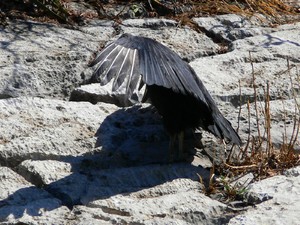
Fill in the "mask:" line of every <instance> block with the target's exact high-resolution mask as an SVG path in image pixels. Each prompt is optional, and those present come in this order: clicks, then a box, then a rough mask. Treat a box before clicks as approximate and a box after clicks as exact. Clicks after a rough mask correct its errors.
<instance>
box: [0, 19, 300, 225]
mask: <svg viewBox="0 0 300 225" xmlns="http://www.w3.org/2000/svg"><path fill="white" fill-rule="evenodd" d="M194 21H195V22H196V23H197V24H198V25H199V26H201V27H202V28H204V29H205V30H206V33H205V34H203V33H197V32H195V31H193V30H191V29H189V28H188V27H180V26H178V24H177V23H176V22H175V21H172V20H164V19H163V20H161V19H147V20H141V19H136V20H126V21H123V23H122V25H120V27H119V31H120V33H123V32H130V33H132V34H143V35H145V36H148V37H152V38H155V39H157V40H158V41H161V42H163V43H164V44H166V45H167V46H168V47H170V48H172V49H173V50H174V51H176V52H178V53H179V54H180V55H181V56H182V57H183V58H184V59H186V60H188V61H190V64H191V66H192V67H193V68H194V69H195V71H196V72H197V74H198V75H199V77H200V78H201V80H202V81H203V82H204V84H205V85H206V87H207V88H208V90H209V91H210V92H211V93H212V95H213V97H214V99H215V100H216V101H217V103H218V105H219V106H220V109H221V111H222V112H223V113H224V114H225V115H226V117H227V118H228V119H229V120H230V121H231V122H232V123H233V125H234V126H235V127H236V126H237V118H238V115H239V109H238V106H239V100H240V96H239V82H238V81H239V80H240V83H241V93H242V96H241V98H242V99H241V100H242V107H241V113H240V134H241V136H242V137H243V139H244V140H245V138H246V137H247V135H248V133H249V132H250V131H251V133H252V135H254V136H255V135H256V130H257V125H256V119H255V110H254V103H253V100H254V94H253V87H252V86H253V84H254V83H253V79H252V78H253V77H252V65H251V62H253V66H254V73H255V78H256V79H255V84H256V86H257V93H258V99H259V100H261V99H262V98H263V96H264V90H265V87H266V83H267V80H268V81H269V84H270V97H271V100H272V101H271V103H270V107H271V115H272V134H273V135H272V140H273V141H274V144H277V145H280V144H281V143H282V142H281V139H282V134H283V133H284V130H285V129H286V134H287V135H291V133H292V130H293V118H294V116H295V101H294V100H293V98H294V97H295V98H298V99H299V90H300V88H299V80H298V81H297V79H299V78H297V75H299V74H297V70H296V68H297V67H299V63H300V62H299V56H300V55H299V52H300V51H299V49H298V48H299V46H300V43H299V35H300V33H299V30H300V29H299V28H300V25H299V23H295V24H288V25H283V26H278V27H272V28H270V27H261V26H260V22H259V20H255V18H252V19H251V20H247V19H245V18H242V17H240V16H236V15H224V16H217V17H213V18H195V19H194ZM3 31H4V32H2V31H1V32H0V43H1V48H0V71H1V76H0V98H1V100H0V125H1V126H0V189H1V192H0V222H1V223H4V224H5V223H6V224H15V223H25V224H227V223H230V224H269V223H274V224H284V223H286V224H299V220H298V217H297V215H298V214H299V210H298V208H299V204H298V202H300V201H299V200H300V199H299V190H300V187H299V186H300V184H299V168H298V167H297V168H294V169H291V170H288V171H286V172H285V175H282V176H275V177H272V178H269V179H266V180H263V181H260V182H257V183H254V184H252V185H251V186H250V189H249V194H248V201H249V202H251V201H253V202H254V204H257V202H261V200H267V199H269V200H268V201H265V202H262V203H260V204H258V205H256V207H253V208H248V209H247V211H245V212H239V211H236V210H233V209H232V208H230V207H228V206H226V205H225V204H223V203H220V202H218V201H216V200H213V199H211V198H209V197H207V196H205V195H204V194H203V189H204V186H203V184H202V183H201V182H200V178H199V176H201V177H202V179H203V181H204V183H205V184H206V183H207V180H208V177H209V171H208V170H206V169H203V168H202V167H201V166H203V167H210V166H211V161H210V160H209V158H208V156H206V155H203V154H202V153H203V152H206V154H208V155H209V156H210V157H216V158H218V160H219V162H221V161H222V159H223V157H224V151H223V150H224V147H223V145H221V144H220V142H218V141H216V140H215V139H214V138H211V136H210V135H207V134H203V136H204V141H203V142H204V150H200V149H193V148H191V147H190V146H192V144H193V143H191V142H190V140H189V138H188V140H187V143H185V144H186V146H187V148H188V149H189V150H191V151H190V152H189V154H190V157H188V159H187V162H182V163H174V164H166V161H167V151H166V149H167V148H168V140H169V139H168V136H167V134H166V133H165V131H164V129H163V127H162V124H161V119H160V117H159V115H158V114H157V113H156V112H155V110H154V109H153V108H152V107H150V106H149V105H147V104H143V105H138V106H134V107H129V108H120V107H118V106H116V105H121V104H122V103H123V100H122V91H121V90H120V92H117V93H111V91H110V87H109V85H108V86H106V87H100V86H99V85H98V84H89V85H82V84H86V83H88V80H89V78H90V76H91V74H92V68H87V65H88V63H89V61H90V60H91V59H92V58H93V54H94V53H95V52H96V51H97V49H99V47H100V46H102V45H104V44H105V43H106V42H107V41H111V40H114V39H116V38H117V37H118V35H116V30H114V28H113V27H112V22H110V21H92V22H91V23H89V24H87V25H85V26H82V27H80V29H78V30H69V29H65V28H61V27H57V26H54V25H49V24H41V23H35V22H23V21H18V22H11V23H10V24H9V25H8V26H7V27H6V28H5V29H4V30H3ZM219 42H223V43H227V44H228V46H226V47H225V48H224V46H222V45H221V46H220V45H218V43H219ZM249 51H251V60H250V55H249ZM219 53H222V54H219ZM287 57H288V58H289V63H290V67H291V70H290V72H288V68H287V60H286V59H287ZM291 81H292V82H291ZM80 85H82V86H80ZM76 87H78V88H76ZM71 91H72V94H70V92H71ZM12 97H14V98H12ZM68 98H70V99H71V100H72V101H67V99H68ZM247 100H249V101H250V108H251V111H250V116H251V119H250V122H251V125H250V131H249V126H248V110H247V105H246V102H247ZM80 101H81V102H80ZM88 101H89V102H92V103H93V104H91V103H89V102H88ZM97 102H98V103H97ZM104 102H106V103H104ZM95 103H97V104H95ZM109 103H113V104H109ZM259 107H260V109H259V113H260V123H262V121H263V111H264V105H263V103H259ZM297 113H298V112H297V111H296V115H297ZM190 139H191V140H192V139H193V138H190ZM228 147H229V148H230V146H228ZM296 148H299V141H298V142H296ZM215 149H217V150H216V151H215ZM216 152H217V153H216ZM215 154H217V155H215ZM251 179H252V178H251ZM257 199H261V200H259V201H258V200H257Z"/></svg>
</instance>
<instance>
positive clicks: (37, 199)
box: [0, 167, 70, 224]
mask: <svg viewBox="0 0 300 225" xmlns="http://www.w3.org/2000/svg"><path fill="white" fill-rule="evenodd" d="M0 177H1V179H0V188H1V193H0V222H1V223H2V222H6V223H11V224H15V223H33V224H39V223H55V224H64V223H65V216H66V215H67V214H68V213H69V212H70V211H69V209H68V208H67V207H65V206H62V205H61V201H60V200H59V199H57V198H54V197H53V196H52V195H50V194H49V193H47V192H46V191H44V190H42V189H39V188H37V187H35V186H33V185H32V184H30V183H29V182H28V181H26V180H25V179H24V178H23V177H21V176H20V175H19V174H17V173H15V172H13V171H12V170H11V169H9V168H7V167H0Z"/></svg>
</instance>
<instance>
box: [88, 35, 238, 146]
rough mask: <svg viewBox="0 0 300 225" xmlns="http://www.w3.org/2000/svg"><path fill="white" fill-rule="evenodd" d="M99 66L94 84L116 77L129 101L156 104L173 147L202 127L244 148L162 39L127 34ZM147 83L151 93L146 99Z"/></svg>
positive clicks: (189, 69) (200, 85)
mask: <svg viewBox="0 0 300 225" xmlns="http://www.w3.org/2000/svg"><path fill="white" fill-rule="evenodd" d="M95 64H98V66H97V68H96V70H95V72H94V75H93V78H92V79H93V80H94V81H95V80H96V81H99V82H100V83H101V84H102V85H104V84H106V83H108V82H109V81H110V80H111V79H113V78H114V81H113V90H117V89H118V88H120V87H121V86H124V85H125V88H126V96H127V98H128V99H131V100H138V101H146V100H149V101H150V103H151V104H152V105H153V106H154V107H155V108H156V109H157V111H158V113H159V114H160V115H161V116H162V118H163V123H164V126H165V128H166V130H167V131H168V133H169V134H170V136H171V142H173V144H174V139H175V138H174V137H176V135H178V134H182V132H183V131H184V130H186V129H188V128H192V129H195V128H199V127H201V128H203V129H204V130H206V131H209V132H211V133H213V134H214V135H215V136H217V137H219V138H221V139H226V140H229V141H230V142H231V143H234V144H237V145H240V144H241V140H240V137H239V136H238V134H237V133H236V132H235V130H234V129H233V128H232V126H231V124H230V122H229V121H228V120H226V119H225V118H224V117H223V115H222V114H221V112H220V111H219V109H218V108H217V106H216V104H215V103H214V101H213V99H212V97H211V96H210V94H209V93H208V91H207V89H206V88H205V87H204V85H203V83H202V82H201V80H200V79H199V78H198V76H197V75H196V73H195V71H194V70H193V69H192V67H191V66H190V65H189V64H188V63H186V62H185V61H183V60H182V59H181V58H180V57H179V55H178V54H176V53H175V52H173V51H172V50H170V49H169V48H167V47H166V46H164V45H162V44H160V43H158V42H157V41H155V40H153V39H150V38H145V37H139V36H133V35H130V34H124V35H122V36H121V37H120V38H119V39H118V40H116V41H114V42H112V43H111V44H109V45H108V46H107V47H105V48H104V49H103V50H102V51H101V52H100V53H99V54H98V56H97V57H96V58H95V60H94V62H93V63H92V64H91V66H93V65H95ZM143 85H146V89H145V93H144V94H143V95H142V96H141V95H140V94H139V90H141V87H142V86H143ZM179 141H182V140H179ZM173 144H172V145H171V146H173ZM181 144H182V143H181ZM180 148H182V146H181V147H180Z"/></svg>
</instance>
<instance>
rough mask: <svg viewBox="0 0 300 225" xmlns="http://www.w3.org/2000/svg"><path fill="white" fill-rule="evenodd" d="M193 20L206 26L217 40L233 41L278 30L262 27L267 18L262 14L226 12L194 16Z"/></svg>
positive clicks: (199, 24) (208, 31) (207, 30)
mask: <svg viewBox="0 0 300 225" xmlns="http://www.w3.org/2000/svg"><path fill="white" fill-rule="evenodd" d="M193 20H194V21H195V22H196V23H197V24H198V26H200V27H202V28H204V29H205V30H206V32H207V33H208V34H209V35H210V36H211V37H212V39H214V40H215V41H216V42H225V43H231V42H232V41H235V40H238V39H244V38H247V37H253V36H257V35H261V34H268V33H271V32H274V31H275V30H276V29H274V28H270V27H262V21H264V20H265V18H264V17H263V16H262V15H255V16H253V17H252V18H246V17H244V16H241V15H235V14H225V15H217V16H215V17H200V18H193Z"/></svg>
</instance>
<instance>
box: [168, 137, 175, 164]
mask: <svg viewBox="0 0 300 225" xmlns="http://www.w3.org/2000/svg"><path fill="white" fill-rule="evenodd" d="M175 142H176V134H171V135H170V143H169V152H168V153H169V154H168V160H169V162H173V160H174V148H175Z"/></svg>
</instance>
